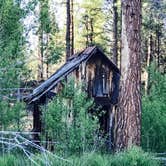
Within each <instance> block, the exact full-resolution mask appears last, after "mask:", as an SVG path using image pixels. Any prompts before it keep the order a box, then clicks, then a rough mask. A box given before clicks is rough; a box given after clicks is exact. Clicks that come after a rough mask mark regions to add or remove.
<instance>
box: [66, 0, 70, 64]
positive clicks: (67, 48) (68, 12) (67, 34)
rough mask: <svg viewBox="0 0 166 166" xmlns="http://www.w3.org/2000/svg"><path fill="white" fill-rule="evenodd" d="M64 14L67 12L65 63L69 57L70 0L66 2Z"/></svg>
mask: <svg viewBox="0 0 166 166" xmlns="http://www.w3.org/2000/svg"><path fill="white" fill-rule="evenodd" d="M66 12H67V19H66V61H67V59H68V58H69V57H70V47H71V45H70V43H71V39H70V25H71V16H70V0H67V1H66Z"/></svg>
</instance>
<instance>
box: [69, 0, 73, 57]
mask: <svg viewBox="0 0 166 166" xmlns="http://www.w3.org/2000/svg"><path fill="white" fill-rule="evenodd" d="M70 54H71V55H73V54H74V4H73V0H71V48H70Z"/></svg>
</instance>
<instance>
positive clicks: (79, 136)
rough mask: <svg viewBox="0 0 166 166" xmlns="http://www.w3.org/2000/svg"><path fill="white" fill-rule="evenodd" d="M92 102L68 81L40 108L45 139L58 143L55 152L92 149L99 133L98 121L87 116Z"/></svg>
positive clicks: (79, 151)
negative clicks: (60, 90)
mask: <svg viewBox="0 0 166 166" xmlns="http://www.w3.org/2000/svg"><path fill="white" fill-rule="evenodd" d="M92 107H93V101H92V100H90V99H88V97H87V94H86V93H85V92H83V91H82V86H76V87H75V85H74V82H73V81H72V80H71V81H70V82H68V84H65V85H64V87H63V90H62V92H61V93H59V94H58V95H57V96H56V97H55V98H54V99H53V100H52V101H51V102H50V103H49V104H48V106H47V108H46V109H45V108H43V110H44V113H43V123H44V125H45V133H44V134H45V135H46V137H47V140H48V139H49V140H52V141H54V142H57V144H56V145H55V147H54V149H55V151H56V153H57V152H58V153H64V154H73V153H83V152H85V151H89V150H92V149H93V150H94V148H95V136H96V135H97V133H98V130H99V124H98V118H97V117H96V116H93V115H92V114H90V113H88V110H90V109H91V108H92Z"/></svg>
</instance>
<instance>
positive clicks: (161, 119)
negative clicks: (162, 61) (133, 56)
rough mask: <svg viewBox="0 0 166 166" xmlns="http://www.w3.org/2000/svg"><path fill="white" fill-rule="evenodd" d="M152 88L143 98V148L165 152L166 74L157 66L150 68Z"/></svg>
mask: <svg viewBox="0 0 166 166" xmlns="http://www.w3.org/2000/svg"><path fill="white" fill-rule="evenodd" d="M149 74H150V80H149V82H150V89H149V94H148V95H147V96H143V99H142V148H143V149H144V150H146V151H155V152H164V151H165V149H166V76H165V75H164V74H161V73H160V72H158V70H157V69H156V68H155V66H154V65H153V66H151V68H150V69H149Z"/></svg>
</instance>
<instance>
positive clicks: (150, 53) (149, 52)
mask: <svg viewBox="0 0 166 166" xmlns="http://www.w3.org/2000/svg"><path fill="white" fill-rule="evenodd" d="M152 47H153V37H152V35H150V37H149V42H148V52H147V60H146V67H147V68H149V66H150V64H151V62H152V52H153V48H152ZM145 74H146V80H145V95H148V94H149V72H148V71H146V73H145Z"/></svg>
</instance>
